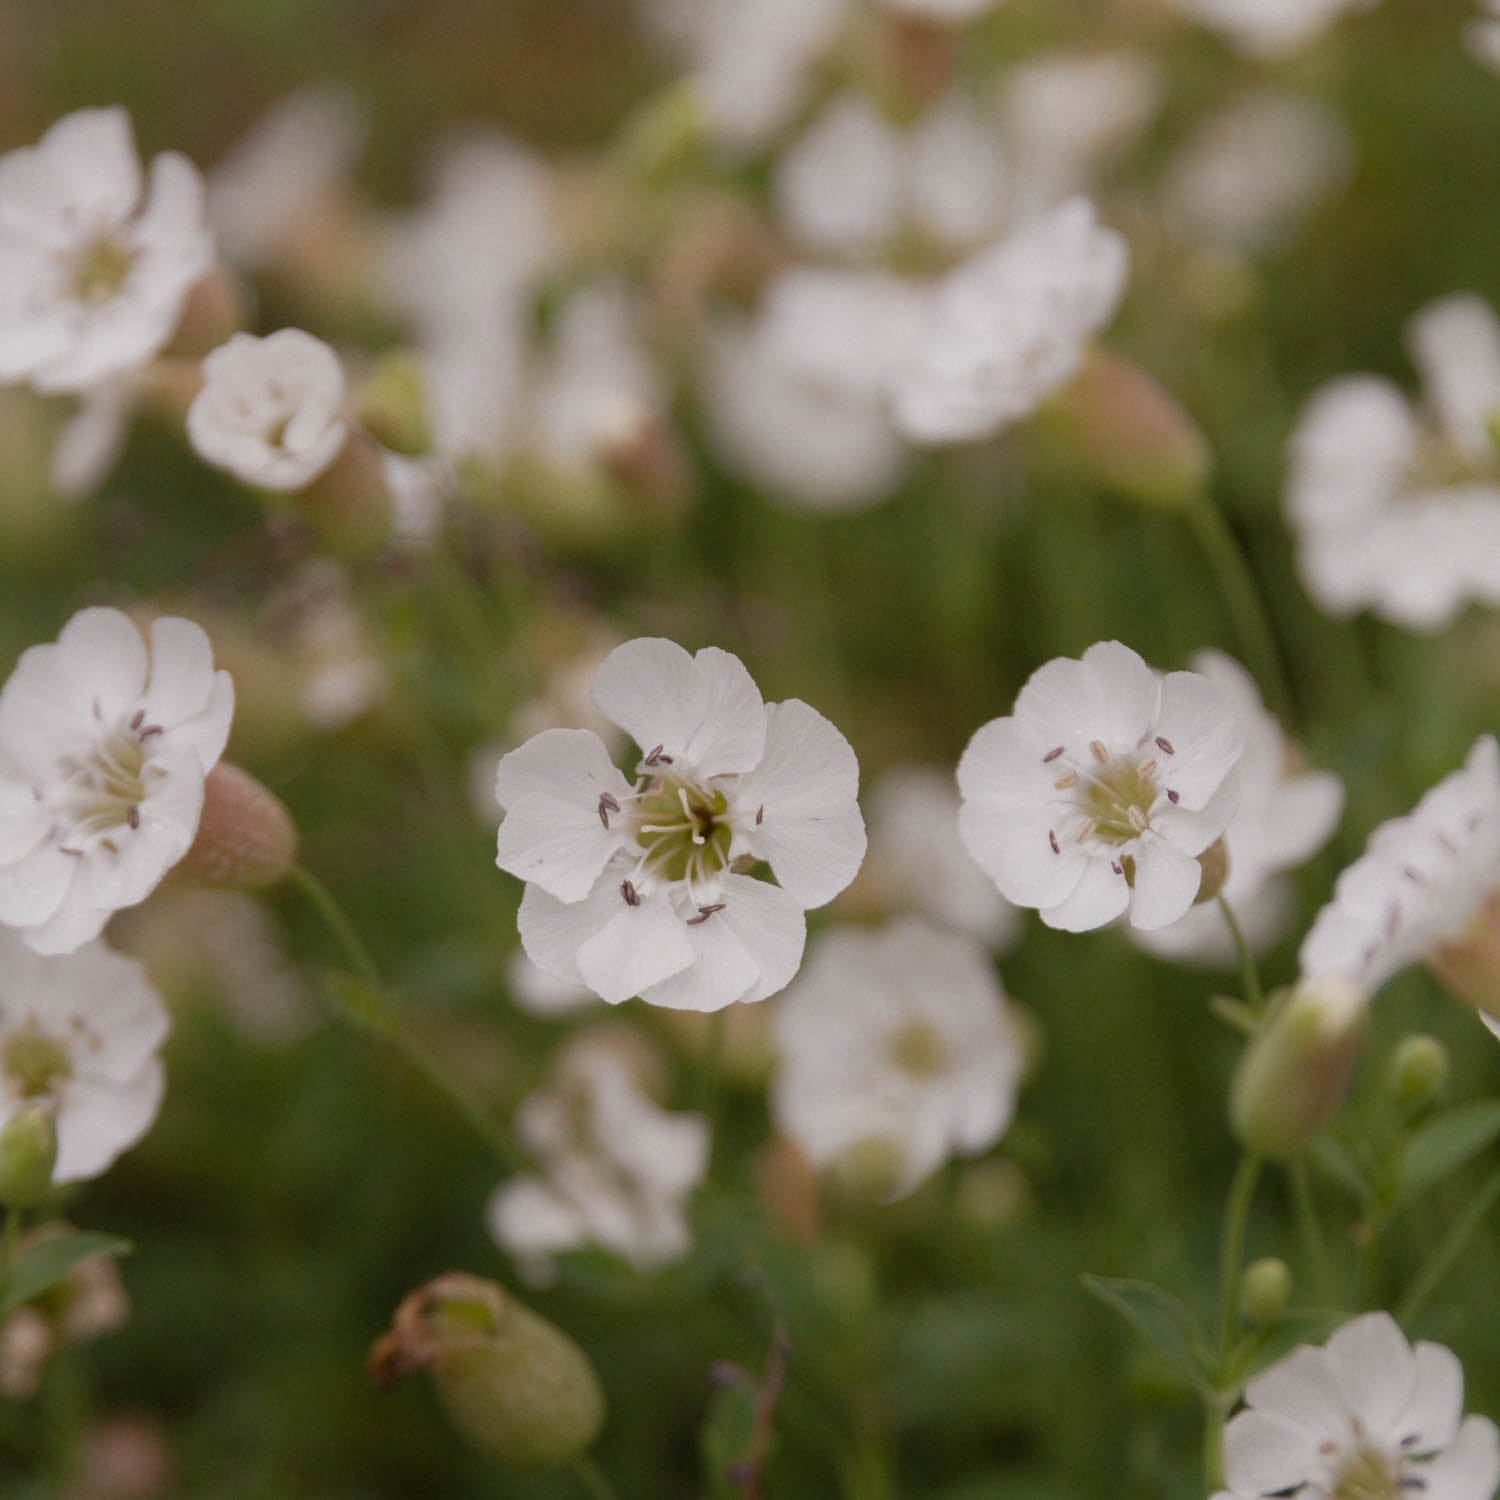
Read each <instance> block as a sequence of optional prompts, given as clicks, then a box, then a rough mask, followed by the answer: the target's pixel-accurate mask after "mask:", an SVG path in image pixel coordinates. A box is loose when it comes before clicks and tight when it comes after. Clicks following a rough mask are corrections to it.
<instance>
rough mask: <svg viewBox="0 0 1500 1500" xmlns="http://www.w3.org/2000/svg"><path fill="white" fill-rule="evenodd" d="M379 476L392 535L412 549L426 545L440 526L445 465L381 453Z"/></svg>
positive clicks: (446, 485) (447, 482) (434, 460)
mask: <svg viewBox="0 0 1500 1500" xmlns="http://www.w3.org/2000/svg"><path fill="white" fill-rule="evenodd" d="M380 473H381V477H382V479H383V480H384V481H385V489H386V495H387V497H388V498H389V500H390V503H391V531H392V533H393V534H394V535H395V536H396V537H397V538H399V539H400V540H401V541H403V542H406V543H408V544H409V545H412V546H417V547H424V546H427V545H429V544H430V543H431V542H432V541H433V540H434V539H435V538H436V536H437V534H438V531H439V529H440V528H441V526H442V524H443V502H444V499H445V497H446V495H447V493H448V490H449V486H450V484H451V482H452V476H451V474H450V472H449V466H448V465H447V464H446V463H444V461H443V460H442V459H437V458H409V457H408V456H407V455H406V454H404V453H391V452H389V451H382V453H381V455H380Z"/></svg>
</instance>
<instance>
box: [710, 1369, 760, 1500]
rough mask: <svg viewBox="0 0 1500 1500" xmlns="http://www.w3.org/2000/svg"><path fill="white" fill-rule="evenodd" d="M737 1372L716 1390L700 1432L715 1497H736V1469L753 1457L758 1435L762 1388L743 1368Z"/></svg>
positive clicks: (719, 1499) (715, 1499)
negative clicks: (753, 1445) (759, 1400)
mask: <svg viewBox="0 0 1500 1500" xmlns="http://www.w3.org/2000/svg"><path fill="white" fill-rule="evenodd" d="M728 1373H729V1372H727V1371H726V1374H728ZM733 1374H734V1376H735V1377H736V1378H735V1379H733V1380H732V1381H726V1383H725V1384H724V1385H722V1386H721V1387H720V1388H719V1389H718V1390H717V1391H715V1392H714V1394H713V1397H712V1399H711V1400H710V1402H709V1406H708V1412H707V1414H706V1415H705V1417H704V1419H703V1427H702V1429H701V1431H700V1432H699V1434H698V1447H699V1450H700V1452H701V1453H702V1455H703V1467H704V1470H705V1473H706V1476H707V1479H708V1484H709V1493H710V1494H711V1495H712V1496H713V1500H734V1497H736V1496H737V1495H738V1494H739V1485H738V1484H736V1483H735V1475H736V1470H737V1468H738V1466H739V1465H740V1464H742V1463H744V1461H745V1460H746V1459H747V1458H748V1457H749V1454H750V1449H751V1446H752V1444H753V1442H754V1437H755V1419H756V1402H757V1398H758V1396H759V1391H758V1389H757V1387H756V1384H755V1382H754V1381H753V1380H752V1379H751V1378H750V1377H749V1376H748V1375H747V1374H745V1373H744V1372H743V1371H734V1372H733Z"/></svg>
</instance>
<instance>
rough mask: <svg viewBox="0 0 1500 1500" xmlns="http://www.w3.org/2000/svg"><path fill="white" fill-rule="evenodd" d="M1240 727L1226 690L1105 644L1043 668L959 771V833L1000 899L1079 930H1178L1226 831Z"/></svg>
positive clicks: (1235, 791)
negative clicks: (1208, 856) (1207, 857)
mask: <svg viewBox="0 0 1500 1500" xmlns="http://www.w3.org/2000/svg"><path fill="white" fill-rule="evenodd" d="M1243 744H1244V740H1243V732H1242V730H1241V726H1240V721H1239V718H1238V716H1237V715H1236V713H1235V711H1234V708H1233V706H1232V704H1231V703H1230V701H1229V699H1228V698H1227V697H1226V695H1225V694H1224V692H1223V690H1222V689H1221V688H1219V687H1218V686H1216V685H1215V684H1214V683H1212V682H1210V681H1209V680H1208V679H1207V678H1206V677H1202V676H1200V675H1199V674H1198V673H1196V672H1169V673H1167V674H1166V675H1165V676H1162V675H1160V674H1159V673H1157V672H1154V671H1152V669H1151V668H1150V667H1148V666H1147V665H1146V663H1145V662H1143V661H1142V660H1141V658H1140V657H1139V656H1137V655H1136V653H1135V652H1134V651H1132V650H1131V649H1130V648H1129V647H1128V646H1123V645H1121V644H1120V642H1118V641H1101V642H1099V643H1098V644H1097V645H1093V646H1090V647H1089V649H1088V650H1087V651H1086V652H1084V654H1083V659H1082V661H1074V660H1072V659H1071V658H1068V657H1059V658H1058V659H1057V660H1055V661H1050V662H1048V663H1047V664H1046V665H1045V666H1043V667H1039V668H1037V670H1036V671H1035V672H1033V673H1032V675H1031V677H1030V679H1029V680H1028V681H1027V683H1026V685H1025V687H1023V688H1022V689H1021V691H1020V694H1019V695H1018V696H1017V698H1016V706H1015V712H1014V713H1013V714H1012V715H1011V716H1010V717H1009V718H1004V719H994V720H992V721H991V722H990V723H988V724H986V725H985V726H984V727H983V728H982V729H980V730H979V731H977V733H976V734H975V735H974V738H973V739H972V740H970V741H969V746H968V749H966V750H965V751H964V754H963V758H962V759H961V760H960V761H959V763H958V787H959V791H960V793H961V794H962V796H963V808H962V810H961V812H960V814H959V824H958V826H959V832H960V834H961V835H962V837H963V841H964V843H965V844H966V845H967V846H968V849H969V852H970V853H971V854H972V855H973V856H974V858H975V859H976V860H978V861H979V863H980V864H981V865H982V866H983V867H984V869H985V870H987V871H988V872H989V874H990V876H991V878H992V879H993V880H994V881H995V884H996V885H998V886H999V887H1000V891H1001V894H1002V895H1004V896H1005V897H1006V898H1007V899H1008V900H1010V901H1013V902H1015V904H1016V905H1017V906H1034V907H1036V908H1037V909H1038V910H1039V911H1040V912H1041V916H1042V920H1043V921H1044V922H1046V923H1047V925H1048V926H1049V927H1060V928H1062V929H1064V930H1065V931H1068V932H1081V931H1084V930H1086V929H1088V928H1091V927H1102V926H1103V925H1104V924H1105V923H1106V922H1109V921H1112V920H1113V919H1114V918H1115V917H1118V916H1119V915H1121V913H1123V912H1125V911H1127V910H1128V911H1129V913H1130V921H1131V925H1132V926H1135V927H1139V928H1143V929H1147V930H1149V929H1151V928H1155V927H1165V926H1166V925H1167V924H1168V923H1169V922H1175V921H1176V920H1177V918H1178V917H1180V916H1181V915H1182V914H1183V913H1184V912H1185V911H1187V909H1188V908H1189V907H1190V906H1191V905H1192V904H1193V901H1194V900H1195V898H1196V897H1197V895H1198V888H1199V885H1200V883H1201V879H1202V873H1203V872H1202V869H1201V867H1200V865H1199V863H1198V858H1197V856H1198V855H1200V854H1202V853H1203V852H1204V850H1206V849H1207V848H1208V847H1209V846H1210V845H1211V844H1212V843H1213V842H1214V841H1215V840H1216V839H1217V838H1218V837H1219V836H1220V834H1222V833H1223V832H1224V829H1225V828H1226V827H1227V826H1228V824H1229V820H1230V818H1231V817H1232V816H1233V814H1234V809H1235V804H1236V801H1237V799H1238V795H1239V786H1238V782H1237V780H1236V777H1235V774H1234V767H1235V764H1236V762H1237V761H1238V760H1239V758H1240V752H1241V750H1242V748H1243Z"/></svg>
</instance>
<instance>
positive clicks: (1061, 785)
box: [1052, 767, 1078, 792]
mask: <svg viewBox="0 0 1500 1500" xmlns="http://www.w3.org/2000/svg"><path fill="white" fill-rule="evenodd" d="M1052 785H1053V786H1055V787H1056V788H1057V790H1058V791H1060V792H1065V791H1067V789H1068V788H1069V787H1070V786H1077V785H1078V772H1077V771H1075V770H1073V769H1072V768H1071V767H1070V768H1069V769H1068V770H1066V771H1064V772H1063V773H1062V775H1061V776H1059V777H1058V778H1057V780H1056V781H1054V782H1053V783H1052Z"/></svg>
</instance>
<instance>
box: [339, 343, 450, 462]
mask: <svg viewBox="0 0 1500 1500" xmlns="http://www.w3.org/2000/svg"><path fill="white" fill-rule="evenodd" d="M354 410H355V413H356V415H357V416H358V417H359V420H360V423H361V424H362V425H363V427H364V428H365V430H366V431H367V432H368V433H369V434H370V435H371V436H372V437H373V438H374V439H375V440H376V441H377V442H379V443H383V444H384V445H385V446H386V447H387V448H389V449H391V450H392V451H393V452H395V453H404V454H408V455H410V454H420V453H426V452H427V451H428V450H429V449H430V448H431V446H432V430H431V427H430V425H429V423H428V413H427V396H426V392H425V390H424V388H423V383H422V367H421V365H420V364H419V363H418V362H417V359H416V357H415V356H414V355H412V354H411V353H410V352H408V351H407V350H404V349H398V350H396V351H395V352H394V353H391V354H387V355H386V356H385V357H384V358H382V359H379V360H377V361H376V362H375V365H374V367H373V368H372V369H371V371H370V373H369V375H368V376H367V377H366V379H365V382H364V384H363V385H362V386H361V387H360V388H359V392H358V394H357V395H356V397H355V401H354Z"/></svg>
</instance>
